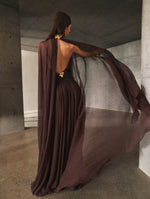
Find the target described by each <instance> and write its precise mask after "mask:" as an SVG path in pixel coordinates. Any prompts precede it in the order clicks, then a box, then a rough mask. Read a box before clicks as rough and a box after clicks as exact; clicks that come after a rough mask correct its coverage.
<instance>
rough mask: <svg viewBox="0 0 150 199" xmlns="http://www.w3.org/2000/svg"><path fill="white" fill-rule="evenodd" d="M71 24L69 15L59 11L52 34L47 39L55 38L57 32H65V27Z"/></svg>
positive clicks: (53, 24)
mask: <svg viewBox="0 0 150 199" xmlns="http://www.w3.org/2000/svg"><path fill="white" fill-rule="evenodd" d="M70 24H71V18H70V16H69V15H67V14H66V13H64V12H61V11H59V12H57V13H56V15H55V17H54V20H53V23H52V28H51V31H50V34H49V35H48V36H47V38H46V39H45V41H46V40H48V39H52V38H54V35H55V34H64V31H65V28H66V27H68V26H69V25H70Z"/></svg>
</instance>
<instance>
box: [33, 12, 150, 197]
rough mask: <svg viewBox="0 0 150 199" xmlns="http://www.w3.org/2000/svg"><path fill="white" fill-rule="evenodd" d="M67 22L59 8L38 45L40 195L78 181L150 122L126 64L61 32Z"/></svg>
mask: <svg viewBox="0 0 150 199" xmlns="http://www.w3.org/2000/svg"><path fill="white" fill-rule="evenodd" d="M70 30H71V19H70V17H69V16H68V15H67V14H66V13H64V12H57V13H56V16H55V18H54V21H53V26H52V29H51V32H50V34H49V35H48V37H47V38H46V40H45V41H42V42H40V43H39V45H38V66H39V68H38V70H39V71H38V146H39V157H38V169H37V176H36V178H35V180H34V181H33V182H32V184H31V191H32V193H33V194H35V195H37V196H43V195H46V194H50V193H53V192H59V191H61V190H63V189H70V190H75V189H77V188H79V187H81V186H83V185H84V184H86V183H87V182H89V181H90V180H91V179H92V178H94V177H96V176H97V175H98V173H99V171H100V169H101V168H102V167H103V166H104V165H106V163H108V162H110V161H111V160H112V159H114V158H117V157H121V156H123V155H124V154H126V153H127V152H130V151H132V150H133V149H134V148H135V146H136V145H137V144H138V143H139V142H140V140H141V139H142V138H143V136H144V134H145V133H146V132H148V130H150V104H149V102H148V100H147V99H146V96H145V94H144V92H143V90H142V89H140V87H139V86H138V84H137V82H136V79H135V77H134V75H133V73H132V72H131V70H130V69H129V68H128V67H127V66H126V65H125V64H123V63H121V62H120V61H119V60H117V59H116V58H115V57H114V56H113V55H112V53H110V52H109V51H108V50H106V49H103V48H99V47H97V46H93V45H90V44H87V43H83V42H78V41H74V40H69V39H65V38H64V37H67V36H68V35H69V33H70ZM130 108H132V110H130ZM114 110H115V111H114ZM116 110H117V111H116ZM138 110H140V113H139V111H138Z"/></svg>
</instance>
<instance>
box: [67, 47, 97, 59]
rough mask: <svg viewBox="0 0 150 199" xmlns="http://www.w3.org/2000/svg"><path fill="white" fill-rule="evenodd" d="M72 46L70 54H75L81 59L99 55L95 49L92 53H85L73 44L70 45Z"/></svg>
mask: <svg viewBox="0 0 150 199" xmlns="http://www.w3.org/2000/svg"><path fill="white" fill-rule="evenodd" d="M71 46H72V48H71V49H72V53H76V54H78V55H80V56H82V57H89V56H92V55H98V54H100V51H99V49H96V50H94V51H90V52H86V51H83V50H81V49H80V48H79V47H78V46H76V45H74V44H71Z"/></svg>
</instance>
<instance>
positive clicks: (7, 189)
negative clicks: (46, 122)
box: [0, 128, 150, 199]
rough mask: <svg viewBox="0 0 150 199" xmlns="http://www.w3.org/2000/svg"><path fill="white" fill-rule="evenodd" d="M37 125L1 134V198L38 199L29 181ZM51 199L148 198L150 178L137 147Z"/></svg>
mask: <svg viewBox="0 0 150 199" xmlns="http://www.w3.org/2000/svg"><path fill="white" fill-rule="evenodd" d="M37 157H38V145H37V128H30V129H27V130H24V131H22V132H17V133H14V134H10V135H5V136H1V137H0V199H10V198H13V199H30V198H36V196H33V195H32V193H31V190H30V183H31V182H32V181H33V179H34V177H35V175H36V169H37ZM44 198H50V199H52V198H53V199H60V198H61V199H82V198H84V199H85V198H86V199H88V198H90V199H91V198H93V199H149V198H150V178H149V177H147V176H146V175H145V174H144V173H143V172H142V171H141V170H140V169H138V147H137V148H135V150H134V151H132V152H131V153H128V154H127V155H126V156H124V157H122V158H120V159H117V160H115V161H112V162H111V163H109V164H107V165H105V167H103V168H102V170H101V172H100V174H99V176H97V177H96V178H95V179H93V180H92V181H90V182H89V183H87V184H86V185H85V186H84V187H82V188H81V189H79V190H76V191H69V190H67V191H66V190H63V191H62V192H60V193H54V194H51V195H47V196H44Z"/></svg>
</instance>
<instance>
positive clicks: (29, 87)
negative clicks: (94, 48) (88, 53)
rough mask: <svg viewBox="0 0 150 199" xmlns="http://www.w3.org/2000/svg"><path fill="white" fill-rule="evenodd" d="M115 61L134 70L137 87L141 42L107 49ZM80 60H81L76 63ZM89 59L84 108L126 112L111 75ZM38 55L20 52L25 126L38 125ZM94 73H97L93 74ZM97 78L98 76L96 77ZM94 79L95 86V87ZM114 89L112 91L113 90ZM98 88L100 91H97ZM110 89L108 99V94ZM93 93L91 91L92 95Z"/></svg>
mask: <svg viewBox="0 0 150 199" xmlns="http://www.w3.org/2000/svg"><path fill="white" fill-rule="evenodd" d="M108 50H110V51H111V52H112V53H113V54H114V55H115V57H116V58H118V59H119V60H120V61H122V62H123V63H125V64H126V65H128V67H129V68H131V70H132V71H133V73H134V75H135V77H136V79H137V82H138V83H139V85H140V81H141V78H140V70H141V67H140V62H141V60H140V58H141V56H140V53H141V52H140V51H141V44H140V40H137V41H134V42H129V43H126V44H124V45H119V46H115V47H112V48H109V49H108ZM79 61H80V60H79ZM90 63H92V62H91V61H90V59H89V61H88V67H91V70H89V71H90V74H89V75H90V78H89V81H88V83H87V87H88V93H87V106H89V107H96V108H102V109H109V110H120V111H126V110H129V109H128V107H129V104H128V102H126V100H125V99H124V97H123V95H122V93H121V92H120V89H119V87H117V86H116V85H117V84H116V83H115V82H114V80H113V79H112V78H111V76H110V74H109V73H108V72H107V70H106V69H105V68H104V65H103V64H101V63H99V65H98V66H97V65H96V64H95V65H91V64H90ZM37 67H38V63H37V52H31V51H25V50H22V72H23V74H22V75H23V98H24V116H25V126H36V125H37V122H36V121H37V74H38V71H37ZM93 69H94V70H96V71H97V72H96V73H95V72H94V73H92V71H93ZM95 75H97V76H95ZM95 78H96V79H97V83H96V84H95ZM112 86H113V88H112ZM99 88H101V89H99ZM112 89H113V91H114V92H113V93H112V97H111V99H110V98H109V97H108V96H110V92H111V91H112ZM92 92H94V93H93V94H92Z"/></svg>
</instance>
